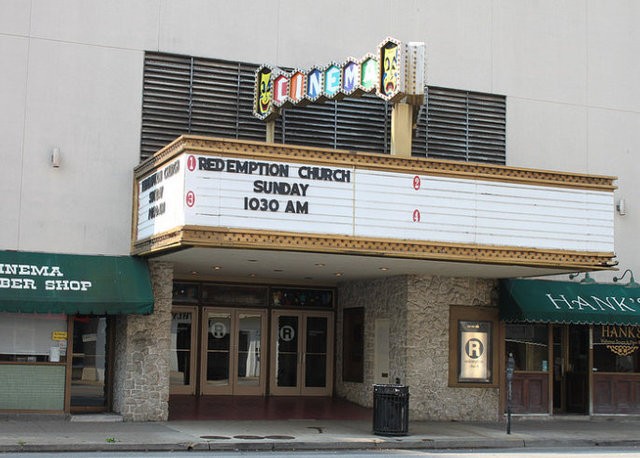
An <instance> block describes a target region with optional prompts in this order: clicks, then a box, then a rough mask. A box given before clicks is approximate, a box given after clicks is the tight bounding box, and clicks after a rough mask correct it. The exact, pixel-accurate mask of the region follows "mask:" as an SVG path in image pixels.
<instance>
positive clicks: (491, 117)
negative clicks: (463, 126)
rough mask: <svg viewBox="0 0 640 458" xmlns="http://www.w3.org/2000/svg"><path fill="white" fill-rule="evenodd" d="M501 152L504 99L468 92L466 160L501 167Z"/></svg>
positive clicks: (503, 137) (503, 154)
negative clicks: (494, 164)
mask: <svg viewBox="0 0 640 458" xmlns="http://www.w3.org/2000/svg"><path fill="white" fill-rule="evenodd" d="M505 150H506V101H505V98H504V97H500V96H496V95H493V94H481V93H469V160H470V161H476V162H489V163H498V164H505V163H506V157H505Z"/></svg>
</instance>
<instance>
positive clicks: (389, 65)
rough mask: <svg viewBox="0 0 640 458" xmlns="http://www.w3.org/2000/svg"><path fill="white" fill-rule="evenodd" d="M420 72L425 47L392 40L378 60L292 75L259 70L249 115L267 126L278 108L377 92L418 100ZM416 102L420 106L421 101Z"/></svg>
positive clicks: (384, 44) (385, 96) (375, 57)
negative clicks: (267, 122) (412, 97)
mask: <svg viewBox="0 0 640 458" xmlns="http://www.w3.org/2000/svg"><path fill="white" fill-rule="evenodd" d="M424 67H425V45H424V43H401V42H400V41H398V40H395V39H393V38H387V39H386V40H385V41H383V42H382V43H380V45H379V46H378V53H377V55H374V54H371V53H368V54H366V55H364V56H363V57H362V58H360V59H355V58H353V57H348V58H347V59H346V60H345V61H344V62H342V63H338V62H330V63H328V64H326V65H324V66H314V67H311V68H309V69H307V70H301V69H294V70H293V71H291V72H286V71H284V70H281V69H279V68H274V67H271V66H269V65H262V66H261V67H259V68H258V70H257V71H256V79H255V90H254V102H253V114H254V116H256V117H257V118H259V119H262V120H264V121H270V120H272V119H273V118H275V117H276V116H277V115H278V113H279V109H280V108H285V107H290V106H304V105H307V104H309V103H316V102H324V101H325V100H340V99H343V98H345V97H358V96H360V95H362V94H365V93H375V94H377V95H378V97H380V98H382V99H384V100H387V101H390V102H396V101H399V100H401V99H403V98H404V97H405V96H416V95H417V96H421V95H424V84H425V77H424V73H425V69H424ZM414 100H415V98H414ZM417 100H419V101H420V102H418V103H421V98H417ZM412 102H413V101H412Z"/></svg>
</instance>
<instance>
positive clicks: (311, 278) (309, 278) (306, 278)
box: [304, 277, 313, 280]
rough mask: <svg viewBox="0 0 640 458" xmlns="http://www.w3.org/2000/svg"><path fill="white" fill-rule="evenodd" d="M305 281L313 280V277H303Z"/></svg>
mask: <svg viewBox="0 0 640 458" xmlns="http://www.w3.org/2000/svg"><path fill="white" fill-rule="evenodd" d="M304 279H305V280H313V277H304Z"/></svg>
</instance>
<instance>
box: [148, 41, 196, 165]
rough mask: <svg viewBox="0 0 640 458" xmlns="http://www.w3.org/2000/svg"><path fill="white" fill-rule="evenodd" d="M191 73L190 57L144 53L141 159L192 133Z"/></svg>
mask: <svg viewBox="0 0 640 458" xmlns="http://www.w3.org/2000/svg"><path fill="white" fill-rule="evenodd" d="M190 75H191V58H190V57H182V56H172V55H166V54H157V53H147V54H146V55H145V63H144V88H143V93H142V132H141V151H140V158H141V159H143V160H144V159H146V158H147V157H149V156H151V155H152V154H153V153H155V152H156V151H158V150H159V149H160V148H162V147H163V146H165V145H166V144H167V143H169V142H171V141H172V140H174V139H175V138H176V137H178V136H180V135H182V134H185V133H189V102H190V86H191V84H190V79H191V76H190Z"/></svg>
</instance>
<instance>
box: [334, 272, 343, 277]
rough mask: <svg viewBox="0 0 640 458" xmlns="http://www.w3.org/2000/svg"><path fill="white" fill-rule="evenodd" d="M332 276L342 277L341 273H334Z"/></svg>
mask: <svg viewBox="0 0 640 458" xmlns="http://www.w3.org/2000/svg"><path fill="white" fill-rule="evenodd" d="M333 275H335V276H336V277H342V272H336V273H335V274H333Z"/></svg>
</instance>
